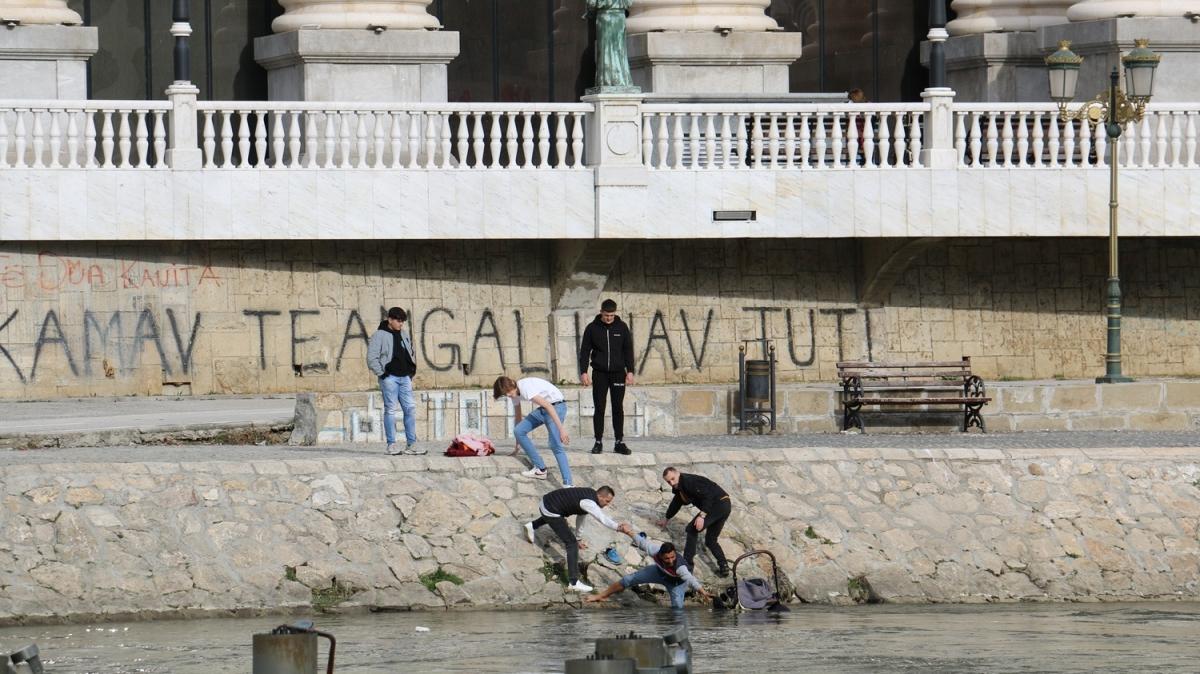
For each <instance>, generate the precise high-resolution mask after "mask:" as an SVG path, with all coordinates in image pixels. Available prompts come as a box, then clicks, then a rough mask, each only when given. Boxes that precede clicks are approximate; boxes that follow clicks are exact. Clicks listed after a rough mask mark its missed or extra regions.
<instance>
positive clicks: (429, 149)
mask: <svg viewBox="0 0 1200 674" xmlns="http://www.w3.org/2000/svg"><path fill="white" fill-rule="evenodd" d="M439 115H440V113H438V112H435V111H432V110H431V111H429V112H427V113H425V161H424V162H423V164H422V168H433V167H435V166H437V151H438V130H439V129H441V128H442V125H441V123H440V120H438V117H439Z"/></svg>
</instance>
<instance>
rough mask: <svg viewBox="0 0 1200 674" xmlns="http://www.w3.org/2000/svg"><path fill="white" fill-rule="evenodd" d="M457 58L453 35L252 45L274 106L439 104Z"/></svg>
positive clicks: (311, 34)
mask: <svg viewBox="0 0 1200 674" xmlns="http://www.w3.org/2000/svg"><path fill="white" fill-rule="evenodd" d="M456 56H458V33H457V32H453V31H425V30H387V31H383V32H381V33H375V32H373V31H369V30H350V29H324V28H322V29H315V30H310V29H305V30H296V31H291V32H287V33H277V34H275V35H268V36H266V37H260V38H256V39H255V40H254V58H255V60H256V61H258V62H259V63H260V64H261V65H262V66H263V67H264V68H266V69H267V95H268V98H270V99H271V100H273V101H344V102H380V103H406V102H412V103H415V102H436V103H441V102H445V100H446V66H447V64H449V63H450V61H452V60H454V57H456Z"/></svg>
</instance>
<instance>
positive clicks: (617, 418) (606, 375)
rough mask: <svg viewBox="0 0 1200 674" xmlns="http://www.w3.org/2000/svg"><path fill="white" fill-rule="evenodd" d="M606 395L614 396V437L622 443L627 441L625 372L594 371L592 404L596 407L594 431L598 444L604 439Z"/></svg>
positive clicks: (593, 421)
mask: <svg viewBox="0 0 1200 674" xmlns="http://www.w3.org/2000/svg"><path fill="white" fill-rule="evenodd" d="M606 394H607V395H611V396H612V420H613V422H612V425H613V435H614V436H615V437H616V440H617V442H620V441H622V440H624V439H625V373H624V372H604V371H602V370H592V404H593V405H595V407H596V414H595V415H594V416H593V417H592V430H593V431H595V433H596V442H600V441H601V440H603V439H604V408H605V406H606V403H607V402H608V401H607V400H606V398H605V396H606Z"/></svg>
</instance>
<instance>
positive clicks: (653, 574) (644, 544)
mask: <svg viewBox="0 0 1200 674" xmlns="http://www.w3.org/2000/svg"><path fill="white" fill-rule="evenodd" d="M625 534H626V535H628V536H629V537H630V538H632V539H633V543H634V545H636V546H637V547H639V548H641V549H642V550H643V551H645V553H646V554H648V555H650V559H652V560H653V561H654V563H653V564H650V565H648V566H646V567H644V568H642V569H641V570H639V571H635V572H633V573H631V574H629V575H627V576H625V577H623V578H621V580H618V581H617V582H615V583H613V584H612V585H609V586H608V587H607V588H605V589H604V591H603V592H601V593H600V594H590V595H588V596H586V597H584V598H583V600H584V601H586V602H597V601H604V600H605V599H608V598H609V597H611V596H612V595H614V594H617V593H618V592H621V591H623V590H625V589H626V588H629V587H632V586H634V585H642V584H644V583H655V584H658V585H662V586H663V587H664V588H666V590H667V594H668V595H670V596H671V608H675V609H681V608H683V596H684V593H686V592H687V589H688V588H689V587H690V588H692V589H693V590H695V591H696V592H697V593H698V594H699V595H700V596H702V597H704V598H705V599H712V595H711V594H709V593H708V591H707V590H705V589H704V586H703V585H701V584H700V581H698V580H696V577H695V576H693V575H692V572H691V570H690V569H688V566H687V564H685V563H684V561H683V557H682V556H680V554H679V553H678V552H676V551H675V545H674V544H672V543H655V542H654V541H652V540H650V539H649V538H646V534H637V535H634V534H633V532H632V531H626V532H625Z"/></svg>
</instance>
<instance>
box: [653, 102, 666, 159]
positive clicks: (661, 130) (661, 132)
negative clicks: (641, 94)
mask: <svg viewBox="0 0 1200 674" xmlns="http://www.w3.org/2000/svg"><path fill="white" fill-rule="evenodd" d="M669 138H670V134H669V133H667V115H666V114H665V113H659V115H658V157H657V161H656V162H655V164H654V168H667V156H668V155H667V142H668V139H669Z"/></svg>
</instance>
